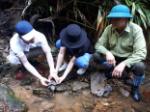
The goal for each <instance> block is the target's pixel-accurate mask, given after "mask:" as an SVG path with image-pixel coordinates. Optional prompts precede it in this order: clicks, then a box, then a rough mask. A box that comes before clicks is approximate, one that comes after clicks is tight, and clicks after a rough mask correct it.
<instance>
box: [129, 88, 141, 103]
mask: <svg viewBox="0 0 150 112" xmlns="http://www.w3.org/2000/svg"><path fill="white" fill-rule="evenodd" d="M131 95H132V98H133V99H134V100H135V101H136V102H139V101H141V94H140V91H139V87H134V86H133V87H132V90H131Z"/></svg>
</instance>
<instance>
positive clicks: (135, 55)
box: [92, 4, 147, 101]
mask: <svg viewBox="0 0 150 112" xmlns="http://www.w3.org/2000/svg"><path fill="white" fill-rule="evenodd" d="M132 17H133V16H132V14H131V13H130V9H129V8H128V7H127V6H126V5H122V4H119V5H116V6H114V7H113V8H112V9H111V11H110V13H109V14H108V16H107V18H108V19H109V20H110V23H111V24H110V25H108V26H107V27H106V28H105V30H104V32H103V33H102V35H101V37H100V38H99V39H98V41H97V42H96V44H95V53H94V54H93V56H92V59H94V58H95V59H96V58H97V57H98V58H97V60H96V62H98V63H99V64H100V65H104V66H105V67H106V69H107V70H106V77H109V78H113V77H115V78H123V77H125V76H126V75H127V76H128V72H132V73H133V76H132V78H131V77H130V78H131V79H130V80H131V82H132V86H131V87H132V89H131V95H132V98H133V99H134V100H135V101H140V100H141V94H140V91H139V87H140V85H141V83H142V81H143V79H144V68H145V65H144V63H143V60H145V58H146V55H147V50H146V42H145V38H144V34H143V30H142V28H141V27H140V26H139V25H137V24H135V23H133V22H131V21H130V18H132ZM107 65H108V66H107ZM110 65H111V66H110ZM108 69H109V70H108ZM128 77H129V76H128Z"/></svg>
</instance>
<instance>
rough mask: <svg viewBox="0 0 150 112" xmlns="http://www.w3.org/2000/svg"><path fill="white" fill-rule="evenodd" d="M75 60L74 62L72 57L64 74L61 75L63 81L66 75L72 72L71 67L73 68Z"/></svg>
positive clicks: (74, 58)
mask: <svg viewBox="0 0 150 112" xmlns="http://www.w3.org/2000/svg"><path fill="white" fill-rule="evenodd" d="M75 60H76V57H72V58H71V60H70V62H69V64H68V66H67V68H66V70H65V72H64V74H63V76H62V77H63V79H65V78H66V77H67V75H68V74H69V73H70V71H71V70H72V68H73V66H74V63H75Z"/></svg>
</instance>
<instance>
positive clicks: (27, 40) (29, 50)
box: [7, 20, 57, 86]
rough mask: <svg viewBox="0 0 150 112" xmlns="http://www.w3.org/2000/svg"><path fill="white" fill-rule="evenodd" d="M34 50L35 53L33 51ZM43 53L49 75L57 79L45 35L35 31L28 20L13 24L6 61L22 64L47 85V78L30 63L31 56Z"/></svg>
mask: <svg viewBox="0 0 150 112" xmlns="http://www.w3.org/2000/svg"><path fill="white" fill-rule="evenodd" d="M35 50H36V53H35V52H34V51H35ZM37 51H38V53H37ZM33 53H35V54H33ZM44 54H45V56H46V59H47V62H48V65H49V68H50V76H51V77H53V78H54V79H57V76H56V75H55V69H54V61H53V57H52V54H51V49H50V47H49V45H48V42H47V40H46V37H45V35H44V34H42V33H40V32H38V31H36V30H35V29H34V28H33V27H32V25H31V24H30V23H29V22H28V21H26V20H21V21H19V22H18V23H17V24H16V25H15V33H14V35H13V36H12V38H11V39H10V54H9V56H8V57H7V59H8V61H9V62H10V63H11V64H15V65H20V64H22V65H23V66H24V67H25V69H26V70H27V71H29V72H30V73H31V74H33V75H34V76H36V77H37V78H38V79H40V81H41V84H42V85H44V86H47V83H48V82H49V80H48V79H47V78H45V77H43V76H42V75H41V74H40V73H39V72H38V71H37V70H36V69H35V67H34V66H33V65H32V64H31V63H30V60H31V61H32V58H34V57H37V56H38V55H44Z"/></svg>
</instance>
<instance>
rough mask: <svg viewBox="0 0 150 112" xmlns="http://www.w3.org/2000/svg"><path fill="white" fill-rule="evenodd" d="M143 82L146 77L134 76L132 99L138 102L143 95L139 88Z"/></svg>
mask: <svg viewBox="0 0 150 112" xmlns="http://www.w3.org/2000/svg"><path fill="white" fill-rule="evenodd" d="M143 80H144V75H141V76H136V75H134V78H133V85H132V89H131V95H132V98H133V99H134V100H135V101H137V102H139V101H140V100H141V93H140V89H139V87H140V85H141V83H142V82H143Z"/></svg>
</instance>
